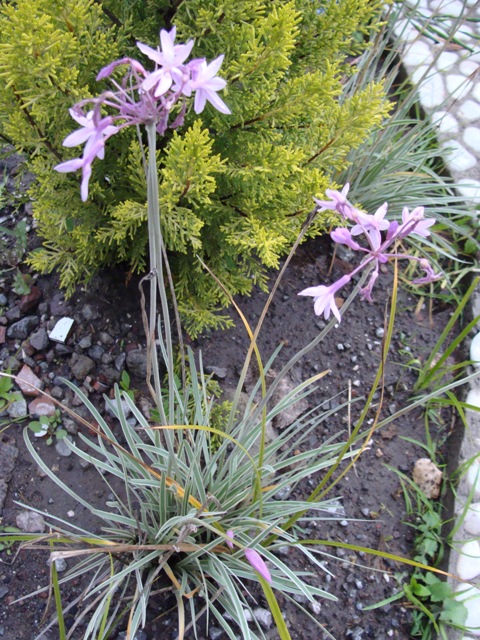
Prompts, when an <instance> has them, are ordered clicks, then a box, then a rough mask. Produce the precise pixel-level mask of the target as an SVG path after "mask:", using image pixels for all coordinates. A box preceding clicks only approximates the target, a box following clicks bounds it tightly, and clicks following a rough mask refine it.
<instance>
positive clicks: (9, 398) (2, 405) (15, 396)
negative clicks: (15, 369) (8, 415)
mask: <svg viewBox="0 0 480 640" xmlns="http://www.w3.org/2000/svg"><path fill="white" fill-rule="evenodd" d="M7 373H10V372H7ZM12 389H13V382H12V379H11V378H7V377H4V376H2V377H0V412H2V411H5V409H7V407H8V406H9V405H10V404H11V403H12V402H15V401H16V400H19V399H20V398H21V395H20V393H18V391H12Z"/></svg>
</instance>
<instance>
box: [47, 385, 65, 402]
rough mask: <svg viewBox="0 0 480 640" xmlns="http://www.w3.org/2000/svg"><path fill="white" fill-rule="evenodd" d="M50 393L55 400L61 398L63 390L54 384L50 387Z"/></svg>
mask: <svg viewBox="0 0 480 640" xmlns="http://www.w3.org/2000/svg"><path fill="white" fill-rule="evenodd" d="M50 395H51V396H52V398H55V399H56V400H61V399H62V398H63V396H64V391H63V389H62V387H58V386H54V387H52V388H51V389H50Z"/></svg>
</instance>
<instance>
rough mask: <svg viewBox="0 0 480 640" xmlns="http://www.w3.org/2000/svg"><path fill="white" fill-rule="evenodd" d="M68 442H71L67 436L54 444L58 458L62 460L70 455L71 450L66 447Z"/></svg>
mask: <svg viewBox="0 0 480 640" xmlns="http://www.w3.org/2000/svg"><path fill="white" fill-rule="evenodd" d="M69 440H70V442H71V438H70V439H69V437H68V436H65V438H62V439H61V440H57V442H56V443H55V451H56V452H57V453H58V455H59V456H62V457H63V458H68V456H71V455H72V450H71V449H70V447H69V446H68V441H69Z"/></svg>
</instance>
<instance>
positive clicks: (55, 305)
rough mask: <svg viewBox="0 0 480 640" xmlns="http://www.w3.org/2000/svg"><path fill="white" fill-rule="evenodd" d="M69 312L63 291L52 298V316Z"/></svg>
mask: <svg viewBox="0 0 480 640" xmlns="http://www.w3.org/2000/svg"><path fill="white" fill-rule="evenodd" d="M68 312H69V308H68V305H67V304H66V303H65V298H64V296H63V293H56V294H55V295H54V296H53V298H52V299H51V300H50V313H51V315H52V316H64V315H65V314H66V313H68Z"/></svg>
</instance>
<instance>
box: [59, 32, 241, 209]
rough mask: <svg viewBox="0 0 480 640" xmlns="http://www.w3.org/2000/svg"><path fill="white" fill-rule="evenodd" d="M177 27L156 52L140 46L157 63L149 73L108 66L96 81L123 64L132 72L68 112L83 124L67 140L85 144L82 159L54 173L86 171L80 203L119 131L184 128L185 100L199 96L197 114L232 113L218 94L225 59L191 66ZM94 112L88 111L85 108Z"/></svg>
mask: <svg viewBox="0 0 480 640" xmlns="http://www.w3.org/2000/svg"><path fill="white" fill-rule="evenodd" d="M175 35H176V28H175V27H173V28H172V29H171V30H170V31H165V30H164V29H162V30H161V31H160V43H161V46H160V47H158V48H157V49H152V48H151V47H149V46H147V45H146V44H142V43H141V42H137V46H138V48H139V49H140V51H141V52H142V53H143V54H145V55H146V56H147V57H148V58H150V60H152V61H153V62H155V70H154V71H151V72H149V71H146V70H145V69H144V67H143V66H142V65H141V64H140V62H138V61H137V60H133V59H132V58H122V59H121V60H115V61H114V62H112V63H110V64H109V65H108V66H106V67H104V68H103V69H102V70H101V71H100V73H99V74H98V76H97V80H102V79H104V78H109V77H110V76H111V74H112V73H113V71H114V70H115V69H116V68H117V67H118V66H120V65H126V66H127V67H128V71H127V73H126V74H125V76H124V77H123V80H122V81H121V84H119V83H118V82H117V81H116V80H114V79H112V78H110V81H111V83H112V85H113V87H114V89H115V90H114V91H107V92H105V93H103V94H101V95H100V96H98V97H96V98H91V99H89V100H83V101H81V102H79V103H78V104H76V105H75V106H74V107H73V108H72V109H70V115H71V116H72V118H73V119H74V120H75V121H76V122H78V124H80V125H81V129H77V131H74V132H73V133H71V134H70V135H69V136H67V137H66V138H65V140H64V142H63V144H64V146H66V147H76V146H77V145H80V144H83V143H85V147H84V150H83V155H82V157H81V158H74V159H72V160H68V161H67V162H62V163H61V164H59V165H57V166H56V167H55V169H56V170H57V171H59V172H60V173H68V172H70V171H77V170H78V169H82V185H81V195H82V200H83V201H84V202H85V200H86V199H87V198H88V181H89V179H90V176H91V173H92V162H93V161H94V160H95V158H100V159H103V157H104V154H105V142H106V140H107V139H108V138H110V136H112V135H114V134H115V133H117V132H118V131H120V129H123V128H125V127H128V126H130V125H140V124H143V125H145V124H151V123H154V124H155V125H156V129H157V131H158V133H159V134H161V135H163V134H164V133H165V131H166V130H167V128H172V129H174V128H176V127H179V126H181V125H182V124H183V121H184V118H185V113H186V108H187V107H186V101H185V98H187V97H190V96H191V95H192V94H193V93H195V100H194V110H195V112H196V113H201V112H202V111H203V109H204V107H205V104H206V103H207V102H210V103H211V104H212V105H213V106H214V107H215V109H217V110H218V111H220V112H221V113H225V114H229V113H230V110H229V108H228V107H227V105H226V104H225V103H224V102H223V100H222V99H221V98H220V97H219V96H218V95H217V92H218V91H220V90H221V89H223V88H224V87H225V85H226V82H225V80H223V79H222V78H219V77H217V75H216V74H217V72H218V71H219V69H220V66H221V64H222V62H223V55H222V56H219V57H218V58H216V59H215V60H213V61H212V62H210V64H207V61H206V60H205V59H204V58H196V59H194V60H191V61H190V62H188V63H185V61H186V59H187V58H188V56H189V55H190V52H191V50H192V47H193V40H190V41H189V42H187V44H177V45H176V44H175ZM179 100H182V104H181V107H180V109H179V110H177V111H178V112H177V115H176V118H175V120H174V121H173V122H169V120H170V115H171V112H172V110H173V108H174V106H175V105H176V104H177V102H178V101H179ZM87 106H90V107H91V109H90V110H88V112H87V113H85V108H86V107H87ZM105 107H107V108H109V109H111V110H113V111H115V112H116V115H108V116H102V109H103V108H105Z"/></svg>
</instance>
